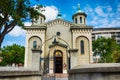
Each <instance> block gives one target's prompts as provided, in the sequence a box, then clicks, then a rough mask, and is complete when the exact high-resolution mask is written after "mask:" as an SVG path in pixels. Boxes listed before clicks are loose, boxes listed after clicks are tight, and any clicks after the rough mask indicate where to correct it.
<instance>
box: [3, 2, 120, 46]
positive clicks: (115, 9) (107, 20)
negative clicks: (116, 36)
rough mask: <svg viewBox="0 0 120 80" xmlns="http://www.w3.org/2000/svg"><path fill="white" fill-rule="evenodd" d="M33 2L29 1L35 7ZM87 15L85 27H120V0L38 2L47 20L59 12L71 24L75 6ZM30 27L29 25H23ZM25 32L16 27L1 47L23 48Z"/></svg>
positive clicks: (53, 17)
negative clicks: (20, 46) (18, 46)
mask: <svg viewBox="0 0 120 80" xmlns="http://www.w3.org/2000/svg"><path fill="white" fill-rule="evenodd" d="M34 1H35V0H31V2H32V4H33V5H36V3H35V2H34ZM78 3H79V4H80V8H81V10H82V11H84V12H85V13H86V14H87V25H92V26H94V27H95V28H98V27H120V0H39V3H37V4H42V5H45V10H46V11H45V12H43V14H44V15H45V16H46V18H47V20H46V21H49V20H53V19H55V18H56V16H57V13H58V11H59V10H60V12H61V14H62V17H63V19H65V20H68V21H71V22H72V15H73V14H74V13H75V12H76V10H77V4H78ZM25 25H30V23H25ZM25 36H26V35H25V30H22V29H21V28H20V27H18V26H17V27H16V28H15V29H14V30H12V31H11V32H10V33H9V34H8V35H7V36H6V37H5V39H4V41H3V43H2V46H6V45H12V44H14V43H16V44H19V45H23V46H25Z"/></svg>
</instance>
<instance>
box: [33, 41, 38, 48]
mask: <svg viewBox="0 0 120 80" xmlns="http://www.w3.org/2000/svg"><path fill="white" fill-rule="evenodd" d="M36 48H37V41H33V49H36Z"/></svg>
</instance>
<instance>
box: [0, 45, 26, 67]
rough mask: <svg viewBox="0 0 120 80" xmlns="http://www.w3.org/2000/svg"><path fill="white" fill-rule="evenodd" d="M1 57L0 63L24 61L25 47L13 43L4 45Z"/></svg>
mask: <svg viewBox="0 0 120 80" xmlns="http://www.w3.org/2000/svg"><path fill="white" fill-rule="evenodd" d="M1 50H2V53H1V55H0V56H1V57H2V58H3V59H2V62H1V63H0V65H2V66H5V65H12V64H13V63H15V64H18V63H22V64H23V63H24V53H25V47H24V46H20V45H17V44H13V45H12V46H5V47H3V48H2V49H1Z"/></svg>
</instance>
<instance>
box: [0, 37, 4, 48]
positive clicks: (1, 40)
mask: <svg viewBox="0 0 120 80" xmlns="http://www.w3.org/2000/svg"><path fill="white" fill-rule="evenodd" d="M3 39H4V36H2V35H0V50H1V46H2V42H3Z"/></svg>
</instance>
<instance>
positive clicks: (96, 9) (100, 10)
mask: <svg viewBox="0 0 120 80" xmlns="http://www.w3.org/2000/svg"><path fill="white" fill-rule="evenodd" d="M95 12H96V13H97V14H98V16H101V17H106V16H107V15H106V14H105V13H104V11H103V9H102V8H101V7H100V6H98V7H96V8H95Z"/></svg>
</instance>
